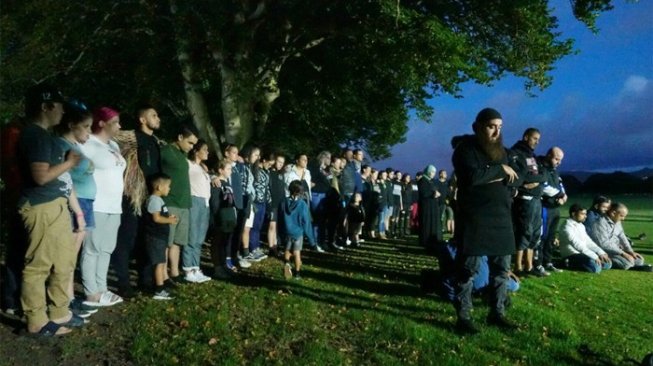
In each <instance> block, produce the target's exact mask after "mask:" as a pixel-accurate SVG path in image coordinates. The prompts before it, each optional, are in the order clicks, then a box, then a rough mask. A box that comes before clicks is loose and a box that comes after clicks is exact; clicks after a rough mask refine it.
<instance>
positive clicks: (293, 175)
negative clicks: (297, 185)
mask: <svg viewBox="0 0 653 366" xmlns="http://www.w3.org/2000/svg"><path fill="white" fill-rule="evenodd" d="M307 166H308V156H306V154H299V155H297V157H296V159H295V164H294V165H288V167H287V170H286V174H285V179H284V180H285V181H286V187H287V186H289V185H290V183H291V182H292V181H294V180H298V181H300V182H301V183H302V186H303V187H304V197H303V198H304V199H305V200H306V203H308V205H309V207H310V205H311V188H313V185H312V182H311V172H310V171H309V170H308V169H307ZM288 195H289V193H288V192H286V196H288Z"/></svg>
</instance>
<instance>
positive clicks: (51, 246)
mask: <svg viewBox="0 0 653 366" xmlns="http://www.w3.org/2000/svg"><path fill="white" fill-rule="evenodd" d="M63 101H64V99H63V96H62V95H61V92H59V91H58V90H57V89H56V88H54V87H52V86H50V85H46V84H38V85H35V86H33V87H31V88H30V89H28V91H27V93H26V95H25V119H26V120H27V121H28V122H29V123H28V124H27V125H26V126H25V127H24V128H23V130H22V132H21V134H20V140H19V143H18V146H19V147H18V149H19V162H20V167H21V169H22V172H21V173H22V175H23V177H24V182H23V190H22V193H21V197H20V199H19V201H18V207H19V213H20V215H21V218H22V221H23V224H24V226H25V228H26V230H27V232H28V233H29V238H28V246H27V252H26V254H25V269H24V270H23V285H22V293H21V303H22V306H23V311H24V312H25V317H26V318H27V331H28V332H29V333H32V334H40V335H43V336H54V335H63V334H66V333H70V331H71V329H70V327H71V326H79V325H80V324H78V322H77V321H76V320H75V319H74V318H73V317H72V314H71V313H70V312H69V311H68V305H69V303H70V299H69V297H68V292H67V290H68V285H69V284H70V279H71V276H72V275H73V270H74V266H75V262H76V257H77V255H76V254H77V253H76V252H75V250H74V248H73V246H72V243H73V231H72V230H71V228H72V223H71V217H70V216H71V215H70V211H69V198H70V199H73V198H74V196H72V197H71V192H72V179H71V178H70V174H69V173H68V171H69V170H70V169H71V168H72V167H74V166H75V165H77V163H78V162H79V159H80V155H79V154H78V153H76V152H74V151H69V152H68V153H67V154H65V155H64V151H63V150H62V149H61V147H60V146H59V144H57V142H56V138H55V137H54V136H53V135H52V134H51V133H50V131H49V130H50V128H52V127H53V126H55V125H57V124H58V123H59V122H60V121H61V117H62V116H63V104H62V103H63ZM70 204H72V203H70ZM77 220H78V223H79V224H80V227H82V228H83V226H84V225H83V224H84V223H83V215H82V217H81V218H80V217H79V216H77ZM46 284H47V295H46V291H45V288H46ZM46 296H47V297H49V299H46ZM46 300H49V305H48V301H46ZM46 309H47V311H46ZM82 323H83V322H82Z"/></svg>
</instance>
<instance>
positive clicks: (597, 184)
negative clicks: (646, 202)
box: [561, 172, 653, 195]
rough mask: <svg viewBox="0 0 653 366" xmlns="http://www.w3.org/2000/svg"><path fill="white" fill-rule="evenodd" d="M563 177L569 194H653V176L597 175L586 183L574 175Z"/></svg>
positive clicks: (562, 175)
mask: <svg viewBox="0 0 653 366" xmlns="http://www.w3.org/2000/svg"><path fill="white" fill-rule="evenodd" d="M561 177H562V180H563V182H564V185H565V189H566V190H567V192H568V193H601V194H608V195H609V194H620V193H653V174H651V175H648V176H643V177H642V176H637V175H634V174H630V173H624V172H613V173H596V174H592V175H590V176H589V177H587V179H586V180H585V181H584V182H582V181H581V180H580V179H578V178H577V177H576V176H575V175H573V173H570V174H564V173H563V174H561Z"/></svg>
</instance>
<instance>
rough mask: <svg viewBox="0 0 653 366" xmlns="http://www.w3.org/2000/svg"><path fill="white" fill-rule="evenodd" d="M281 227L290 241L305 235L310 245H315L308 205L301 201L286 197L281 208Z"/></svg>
mask: <svg viewBox="0 0 653 366" xmlns="http://www.w3.org/2000/svg"><path fill="white" fill-rule="evenodd" d="M281 210H282V213H283V216H282V217H281V219H282V220H283V227H284V228H285V230H286V235H287V236H288V237H290V238H292V239H299V238H301V237H303V236H304V235H306V236H307V237H308V241H309V243H310V244H311V245H315V238H314V237H313V227H312V225H311V216H310V214H309V212H308V204H307V203H306V201H304V200H303V199H299V198H293V197H288V198H286V200H285V201H284V202H283V206H282V208H281Z"/></svg>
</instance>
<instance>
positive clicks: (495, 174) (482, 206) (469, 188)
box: [452, 108, 518, 334]
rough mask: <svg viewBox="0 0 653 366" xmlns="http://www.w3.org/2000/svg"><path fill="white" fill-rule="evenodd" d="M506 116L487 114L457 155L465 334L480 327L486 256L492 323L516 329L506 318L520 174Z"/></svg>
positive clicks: (459, 305) (460, 309)
mask: <svg viewBox="0 0 653 366" xmlns="http://www.w3.org/2000/svg"><path fill="white" fill-rule="evenodd" d="M502 126H503V120H502V117H501V114H500V113H499V112H497V111H496V110H494V109H492V108H485V109H483V110H481V111H480V112H479V113H478V115H477V116H476V120H475V121H474V124H473V125H472V127H473V129H474V135H473V136H465V137H463V138H462V141H461V142H460V143H459V144H458V146H457V147H456V149H455V151H454V153H453V158H452V160H453V166H454V169H455V171H456V175H457V177H458V205H459V206H458V207H459V210H460V223H461V224H462V230H461V233H462V241H461V245H462V248H461V249H462V256H461V259H460V261H459V262H458V264H457V266H458V268H457V271H458V276H457V277H458V278H457V289H456V310H457V315H458V322H457V324H456V328H457V329H458V331H460V332H461V333H464V334H474V333H477V332H478V329H477V328H476V326H475V325H474V323H473V322H472V318H471V310H472V289H473V282H474V281H473V280H474V276H475V275H476V274H477V273H478V271H479V266H480V264H481V258H482V256H488V265H489V269H490V286H491V288H493V289H494V293H493V296H492V300H491V304H492V305H491V306H492V309H491V311H490V315H489V316H488V319H487V321H488V323H489V324H491V325H495V326H498V327H500V328H504V329H512V328H515V327H516V326H515V325H514V324H513V323H512V322H510V321H508V320H507V319H506V317H505V311H506V306H505V304H506V302H507V301H508V289H507V284H508V280H509V278H508V272H509V271H510V259H511V255H512V254H513V253H514V252H515V236H514V233H513V226H512V220H511V202H512V197H511V191H512V189H511V187H510V186H512V185H515V184H518V182H517V180H518V176H517V173H516V172H515V171H514V170H513V168H511V167H510V166H509V165H508V153H507V150H506V148H505V147H504V146H503V141H502V137H501V128H502Z"/></svg>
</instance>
